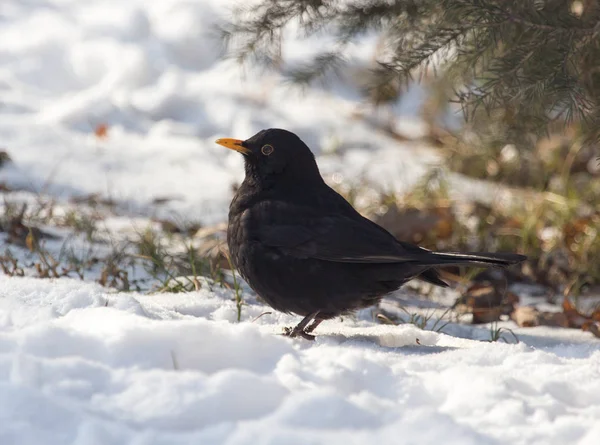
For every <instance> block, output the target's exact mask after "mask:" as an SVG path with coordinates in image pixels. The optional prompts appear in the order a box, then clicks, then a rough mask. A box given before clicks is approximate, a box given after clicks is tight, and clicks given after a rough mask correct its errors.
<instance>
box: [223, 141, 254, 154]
mask: <svg viewBox="0 0 600 445" xmlns="http://www.w3.org/2000/svg"><path fill="white" fill-rule="evenodd" d="M215 142H216V143H217V144H219V145H222V146H223V147H227V148H229V149H230V150H235V151H238V152H240V153H241V154H243V155H247V154H249V153H250V150H248V149H247V148H246V147H243V146H242V142H244V141H241V140H239V139H231V138H223V139H217V140H216V141H215Z"/></svg>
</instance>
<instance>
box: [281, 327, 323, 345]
mask: <svg viewBox="0 0 600 445" xmlns="http://www.w3.org/2000/svg"><path fill="white" fill-rule="evenodd" d="M283 335H285V336H286V337H290V338H295V337H302V338H304V339H305V340H309V341H315V336H314V335H311V334H309V333H307V332H305V331H304V329H299V328H298V326H296V327H295V328H290V327H285V328H283Z"/></svg>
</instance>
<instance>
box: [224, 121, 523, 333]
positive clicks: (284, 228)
mask: <svg viewBox="0 0 600 445" xmlns="http://www.w3.org/2000/svg"><path fill="white" fill-rule="evenodd" d="M216 143H217V144H220V145H223V146H224V147H227V148H229V149H232V150H235V151H238V152H240V153H242V154H243V155H244V163H245V170H246V177H245V179H244V181H243V182H242V184H241V186H240V187H239V189H238V190H237V193H236V194H235V197H234V198H233V200H232V202H231V205H230V207H229V226H228V229H227V242H228V244H229V251H230V254H231V259H232V262H233V264H234V266H235V267H236V268H237V269H238V271H239V273H240V274H241V275H242V276H243V277H244V279H245V280H246V281H247V282H248V284H249V285H250V286H251V287H252V289H254V290H255V291H256V293H257V294H258V295H260V296H261V297H262V298H263V299H264V300H265V301H266V302H267V303H268V304H269V305H270V306H271V307H273V308H274V309H276V310H278V311H282V312H287V313H290V312H291V313H294V314H298V315H302V316H304V319H303V320H302V321H301V322H300V323H299V324H298V325H297V326H296V327H294V328H293V329H290V328H288V329H287V330H286V333H287V335H289V336H290V337H296V336H301V337H304V338H307V339H313V338H314V337H313V336H312V335H310V332H312V331H313V330H314V329H315V328H316V327H317V326H318V325H319V323H321V322H322V321H323V320H327V319H330V318H333V317H336V316H338V315H340V314H344V313H348V312H350V311H353V310H356V309H361V308H365V307H368V306H371V305H373V304H375V303H377V302H378V301H379V300H380V299H381V298H382V297H383V296H384V295H386V294H388V293H390V292H392V291H394V290H396V289H398V288H399V287H400V286H402V285H403V284H404V283H406V282H407V281H409V280H411V279H413V278H416V277H418V278H420V279H422V280H425V281H428V282H430V283H433V284H436V285H439V286H447V284H446V283H445V282H444V281H442V280H441V278H440V276H439V274H438V272H437V271H436V269H435V267H437V266H477V267H482V266H484V267H489V266H508V265H511V264H516V263H519V262H521V261H523V260H524V259H525V257H524V256H522V255H517V254H512V253H439V252H432V251H429V250H426V249H423V248H421V247H418V246H416V245H413V244H409V243H405V242H401V241H398V240H397V239H396V238H394V236H393V235H392V234H390V233H389V232H388V231H386V230H385V229H384V228H382V227H380V226H378V225H377V224H375V223H374V222H372V221H370V220H368V219H367V218H364V217H363V216H361V215H360V214H359V213H358V212H357V211H356V210H354V208H353V207H352V206H351V205H350V204H349V203H348V202H347V201H346V200H345V199H344V198H343V197H342V196H340V195H339V194H338V193H336V192H335V191H334V190H333V189H331V188H330V187H329V186H327V184H325V181H323V178H322V177H321V174H320V173H319V169H318V167H317V163H316V162H315V157H314V155H313V154H312V152H311V151H310V149H309V148H308V146H306V144H304V142H302V141H301V140H300V138H299V137H298V136H296V135H295V134H294V133H291V132H289V131H286V130H280V129H269V130H263V131H261V132H259V133H257V134H255V135H254V136H252V137H251V138H250V139H247V140H245V141H242V140H238V139H219V140H217V141H216ZM311 321H312V324H310V325H309V323H310V322H311Z"/></svg>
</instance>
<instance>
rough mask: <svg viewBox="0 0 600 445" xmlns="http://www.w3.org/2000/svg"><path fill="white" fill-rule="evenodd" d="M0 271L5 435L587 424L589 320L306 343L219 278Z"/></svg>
mask: <svg viewBox="0 0 600 445" xmlns="http://www.w3.org/2000/svg"><path fill="white" fill-rule="evenodd" d="M0 286H1V289H2V294H1V299H0V302H1V306H0V313H1V314H2V319H1V322H0V323H1V324H0V399H1V400H3V401H4V402H3V403H2V405H0V406H2V408H0V419H1V422H0V439H1V443H7V444H27V443H49V444H50V443H78V444H94V443H102V444H113V443H114V444H123V443H135V444H138V443H140V444H161V443H182V444H187V443H232V444H237V443H247V444H255V443H286V444H287V443H372V442H373V440H376V441H377V442H381V443H385V444H387V443H390V444H392V443H394V444H396V443H437V442H440V441H444V443H456V444H458V443H467V444H468V443H473V444H482V443H527V444H529V443H534V444H538V443H539V444H553V443H556V444H562V443H577V442H578V441H579V440H581V442H580V443H582V444H584V443H590V444H591V443H592V440H594V437H596V436H595V433H594V431H597V424H598V419H599V416H600V378H599V377H600V347H599V346H598V344H597V341H596V340H594V339H593V338H592V337H591V336H590V335H589V334H586V333H582V332H578V331H564V330H563V331H561V330H551V329H548V328H546V329H543V328H535V329H530V330H527V331H526V332H527V333H528V335H525V336H523V337H521V334H522V333H521V332H519V331H518V330H517V332H516V334H517V335H518V336H520V337H521V340H523V341H522V342H521V343H519V344H504V343H489V342H485V341H478V340H472V339H469V338H460V337H457V336H450V335H446V334H442V333H436V332H431V331H422V330H420V329H417V328H416V327H414V326H412V325H401V326H383V325H373V324H372V323H368V322H366V321H361V320H357V321H354V322H352V321H350V320H346V321H344V322H339V321H331V322H327V323H325V324H324V325H323V329H322V332H321V335H320V336H319V337H318V338H317V341H316V342H315V344H310V343H307V342H304V341H295V340H289V339H287V338H285V337H282V336H280V335H277V333H279V332H281V328H282V327H283V326H284V325H286V324H290V323H292V322H293V321H294V317H291V316H286V315H282V314H273V315H265V316H263V317H261V318H259V319H258V320H256V321H254V322H253V321H252V319H253V318H254V317H255V315H254V314H255V313H257V312H261V311H262V310H266V309H267V308H263V307H260V306H258V305H256V304H254V305H252V307H249V308H248V310H246V309H245V310H244V312H243V314H244V320H243V321H242V322H241V323H237V322H235V321H233V322H232V321H229V320H231V319H234V317H235V305H234V303H233V302H232V301H231V295H228V294H227V293H226V292H221V293H214V292H210V291H208V290H203V289H201V290H200V291H198V292H191V293H185V294H158V295H141V294H135V293H114V292H109V291H107V290H106V289H105V288H102V287H100V286H98V285H95V284H91V283H84V282H81V281H75V280H69V279H59V280H56V281H51V280H37V279H31V278H8V277H2V278H0ZM190 313H194V314H195V315H189V314H190ZM200 314H201V315H200ZM470 329H475V328H470ZM565 333H566V334H565ZM416 339H419V343H420V345H419V344H417V343H416ZM594 428H595V430H594ZM596 439H597V437H596ZM586 441H587V442H586Z"/></svg>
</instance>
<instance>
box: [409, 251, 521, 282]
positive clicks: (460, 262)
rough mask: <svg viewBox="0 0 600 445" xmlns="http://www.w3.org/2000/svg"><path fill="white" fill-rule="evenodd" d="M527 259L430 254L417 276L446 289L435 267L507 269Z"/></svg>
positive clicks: (500, 255) (512, 254)
mask: <svg viewBox="0 0 600 445" xmlns="http://www.w3.org/2000/svg"><path fill="white" fill-rule="evenodd" d="M526 259H527V257H526V256H523V255H518V254H516V253H479V252H468V253H453V252H448V253H442V252H430V255H428V258H427V259H425V260H424V261H423V264H424V265H426V266H428V267H427V268H426V269H425V270H424V271H422V272H421V273H420V274H419V278H421V279H422V280H423V281H427V282H428V283H432V284H435V285H437V286H442V287H448V283H446V282H445V281H444V280H442V279H441V277H440V274H439V272H438V271H437V270H436V269H435V267H439V266H474V267H494V266H497V267H508V266H511V265H513V264H518V263H521V262H523V261H525V260H526Z"/></svg>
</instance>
